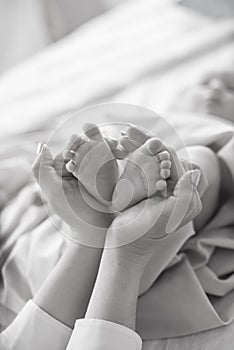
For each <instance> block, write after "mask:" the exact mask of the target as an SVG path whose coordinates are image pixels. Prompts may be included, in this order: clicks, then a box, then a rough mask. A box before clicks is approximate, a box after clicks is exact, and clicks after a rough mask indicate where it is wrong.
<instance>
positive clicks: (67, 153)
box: [63, 149, 76, 159]
mask: <svg viewBox="0 0 234 350" xmlns="http://www.w3.org/2000/svg"><path fill="white" fill-rule="evenodd" d="M75 155H76V152H75V151H73V150H72V149H66V150H65V151H63V158H64V159H71V158H72V157H73V156H75Z"/></svg>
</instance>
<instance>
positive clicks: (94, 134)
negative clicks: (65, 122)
mask: <svg viewBox="0 0 234 350" xmlns="http://www.w3.org/2000/svg"><path fill="white" fill-rule="evenodd" d="M83 130H84V133H85V135H86V136H87V137H88V138H89V139H90V140H96V141H99V140H103V135H102V133H101V131H100V129H99V127H98V126H97V125H96V124H94V123H86V124H84V126H83Z"/></svg>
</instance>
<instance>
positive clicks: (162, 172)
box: [160, 169, 171, 179]
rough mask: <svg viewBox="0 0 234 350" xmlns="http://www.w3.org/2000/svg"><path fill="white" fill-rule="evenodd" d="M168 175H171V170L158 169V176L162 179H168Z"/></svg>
mask: <svg viewBox="0 0 234 350" xmlns="http://www.w3.org/2000/svg"><path fill="white" fill-rule="evenodd" d="M170 175H171V171H170V170H169V169H161V170H160V176H161V177H162V178H163V179H168V177H170Z"/></svg>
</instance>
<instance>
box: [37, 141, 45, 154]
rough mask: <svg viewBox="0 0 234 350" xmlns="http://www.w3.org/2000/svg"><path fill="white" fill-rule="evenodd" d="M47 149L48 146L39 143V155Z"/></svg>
mask: <svg viewBox="0 0 234 350" xmlns="http://www.w3.org/2000/svg"><path fill="white" fill-rule="evenodd" d="M45 148H46V144H45V143H41V142H39V143H38V145H37V154H40V153H41V152H42V151H44V149H45Z"/></svg>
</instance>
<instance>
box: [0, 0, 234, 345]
mask: <svg viewBox="0 0 234 350" xmlns="http://www.w3.org/2000/svg"><path fill="white" fill-rule="evenodd" d="M232 54H233V56H234V24H233V22H232V21H230V20H220V21H219V22H217V21H215V20H212V19H207V18H205V17H202V16H200V15H197V14H194V13H193V12H190V11H189V10H187V9H184V8H181V7H178V6H176V5H175V4H174V3H173V1H172V0H157V1H155V0H147V1H144V0H137V1H130V2H129V3H127V4H125V5H123V6H120V7H118V8H116V9H114V10H113V11H111V12H109V13H106V14H104V15H102V16H101V17H98V18H97V19H95V20H93V21H92V22H90V23H88V24H87V25H85V26H83V27H82V28H81V29H79V30H78V31H76V32H74V33H73V34H72V35H70V36H69V37H67V38H66V39H64V40H63V41H61V42H59V43H57V44H55V45H53V46H51V47H49V48H48V49H46V50H45V51H43V52H42V53H41V54H40V55H37V56H35V57H34V58H32V59H30V61H28V62H25V63H24V64H22V65H20V66H19V67H17V68H15V69H13V70H12V71H10V72H8V73H6V74H4V75H3V76H2V77H1V79H0V137H1V138H2V139H4V140H11V139H12V138H11V137H10V135H12V134H13V135H15V136H16V135H17V136H18V137H19V140H20V139H21V137H23V139H25V138H26V137H28V138H29V139H31V138H34V134H32V133H31V132H30V131H36V132H37V134H36V135H37V136H36V139H37V138H38V137H39V136H38V132H40V133H39V135H41V132H42V134H43V135H44V133H43V129H46V128H51V127H52V126H54V125H55V124H56V123H57V121H58V120H59V121H61V120H63V119H64V117H67V116H68V115H69V113H72V112H73V111H76V110H77V109H80V108H81V107H84V106H87V105H92V104H94V103H96V102H104V101H115V102H116V101H119V102H128V103H134V104H140V105H144V106H146V107H150V108H152V109H154V110H156V111H158V112H160V113H165V111H166V110H167V106H168V101H169V100H170V98H171V96H172V95H173V94H174V93H175V92H176V91H178V89H179V88H180V87H181V86H182V85H183V84H185V83H186V82H189V81H191V80H193V79H194V78H195V77H196V76H197V74H198V73H199V72H201V71H203V70H205V69H207V68H211V67H212V66H217V62H218V64H219V65H222V64H226V62H229V61H230V60H231V58H232ZM25 132H30V133H27V134H25ZM22 133H24V134H23V135H22ZM15 136H14V138H15ZM46 137H47V133H46V135H44V141H46ZM4 142H5V141H4ZM233 327H234V325H230V326H228V327H225V328H219V329H216V330H212V331H208V332H203V333H201V334H197V335H193V336H187V337H182V338H177V339H169V340H160V341H147V342H146V343H145V345H144V349H145V350H146V349H147V350H152V349H155V350H176V349H178V350H179V349H180V350H183V349H184V350H185V349H186V350H187V349H190V350H198V349H199V350H200V349H206V350H211V349H212V350H220V349H225V350H231V349H233V344H234V329H233Z"/></svg>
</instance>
